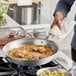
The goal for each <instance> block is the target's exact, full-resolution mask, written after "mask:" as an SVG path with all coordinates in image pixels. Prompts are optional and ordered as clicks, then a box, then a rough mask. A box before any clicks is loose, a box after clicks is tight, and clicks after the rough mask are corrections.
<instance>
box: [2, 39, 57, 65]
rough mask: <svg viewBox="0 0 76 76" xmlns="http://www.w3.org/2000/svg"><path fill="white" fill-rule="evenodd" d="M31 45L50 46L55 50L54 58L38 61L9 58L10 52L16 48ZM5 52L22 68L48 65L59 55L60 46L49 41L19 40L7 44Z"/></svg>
mask: <svg viewBox="0 0 76 76" xmlns="http://www.w3.org/2000/svg"><path fill="white" fill-rule="evenodd" d="M31 44H37V45H47V46H50V47H52V49H54V50H55V52H56V53H55V54H54V55H52V56H49V57H46V58H42V59H38V60H22V59H17V58H13V57H9V56H8V52H9V51H10V50H11V49H13V48H15V47H19V46H22V45H31ZM3 52H4V54H5V55H6V56H7V58H8V59H9V60H10V61H11V62H13V63H15V64H19V65H22V66H29V65H33V66H37V65H43V64H46V63H48V62H50V61H51V60H53V59H54V58H55V56H56V55H57V53H58V46H57V45H56V44H55V43H54V42H52V41H48V40H45V39H33V38H29V39H19V40H15V41H12V42H10V43H8V44H6V45H5V46H4V47H3Z"/></svg>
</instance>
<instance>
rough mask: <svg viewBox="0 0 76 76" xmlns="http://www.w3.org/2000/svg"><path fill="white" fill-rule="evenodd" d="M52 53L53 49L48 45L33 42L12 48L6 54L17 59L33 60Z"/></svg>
mask: <svg viewBox="0 0 76 76" xmlns="http://www.w3.org/2000/svg"><path fill="white" fill-rule="evenodd" d="M54 53H55V51H54V50H52V48H51V47H49V46H46V45H35V44H33V45H23V46H21V47H18V48H13V49H12V50H10V52H9V53H8V55H9V56H11V57H14V58H18V59H26V60H35V59H41V58H45V57H48V56H51V55H53V54H54Z"/></svg>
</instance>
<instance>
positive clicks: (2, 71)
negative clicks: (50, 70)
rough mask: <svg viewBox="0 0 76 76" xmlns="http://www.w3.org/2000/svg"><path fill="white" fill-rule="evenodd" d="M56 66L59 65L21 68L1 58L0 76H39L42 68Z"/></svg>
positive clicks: (53, 63)
mask: <svg viewBox="0 0 76 76" xmlns="http://www.w3.org/2000/svg"><path fill="white" fill-rule="evenodd" d="M56 66H59V64H58V63H57V62H55V61H51V62H49V63H48V64H45V65H40V66H20V65H16V64H13V63H10V62H9V61H8V60H7V58H3V57H0V76H37V75H36V72H37V70H39V69H40V68H45V67H56Z"/></svg>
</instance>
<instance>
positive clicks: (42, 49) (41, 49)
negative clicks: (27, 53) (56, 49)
mask: <svg viewBox="0 0 76 76" xmlns="http://www.w3.org/2000/svg"><path fill="white" fill-rule="evenodd" d="M38 51H39V52H40V53H44V52H45V51H46V49H45V48H44V47H38Z"/></svg>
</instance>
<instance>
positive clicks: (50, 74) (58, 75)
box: [39, 70, 68, 76]
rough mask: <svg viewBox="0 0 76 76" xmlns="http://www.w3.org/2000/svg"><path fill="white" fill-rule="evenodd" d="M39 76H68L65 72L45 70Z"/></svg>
mask: <svg viewBox="0 0 76 76" xmlns="http://www.w3.org/2000/svg"><path fill="white" fill-rule="evenodd" d="M39 76H68V75H67V74H66V73H65V72H62V71H58V70H54V71H50V70H45V71H44V72H42V73H41V74H40V75H39Z"/></svg>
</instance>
